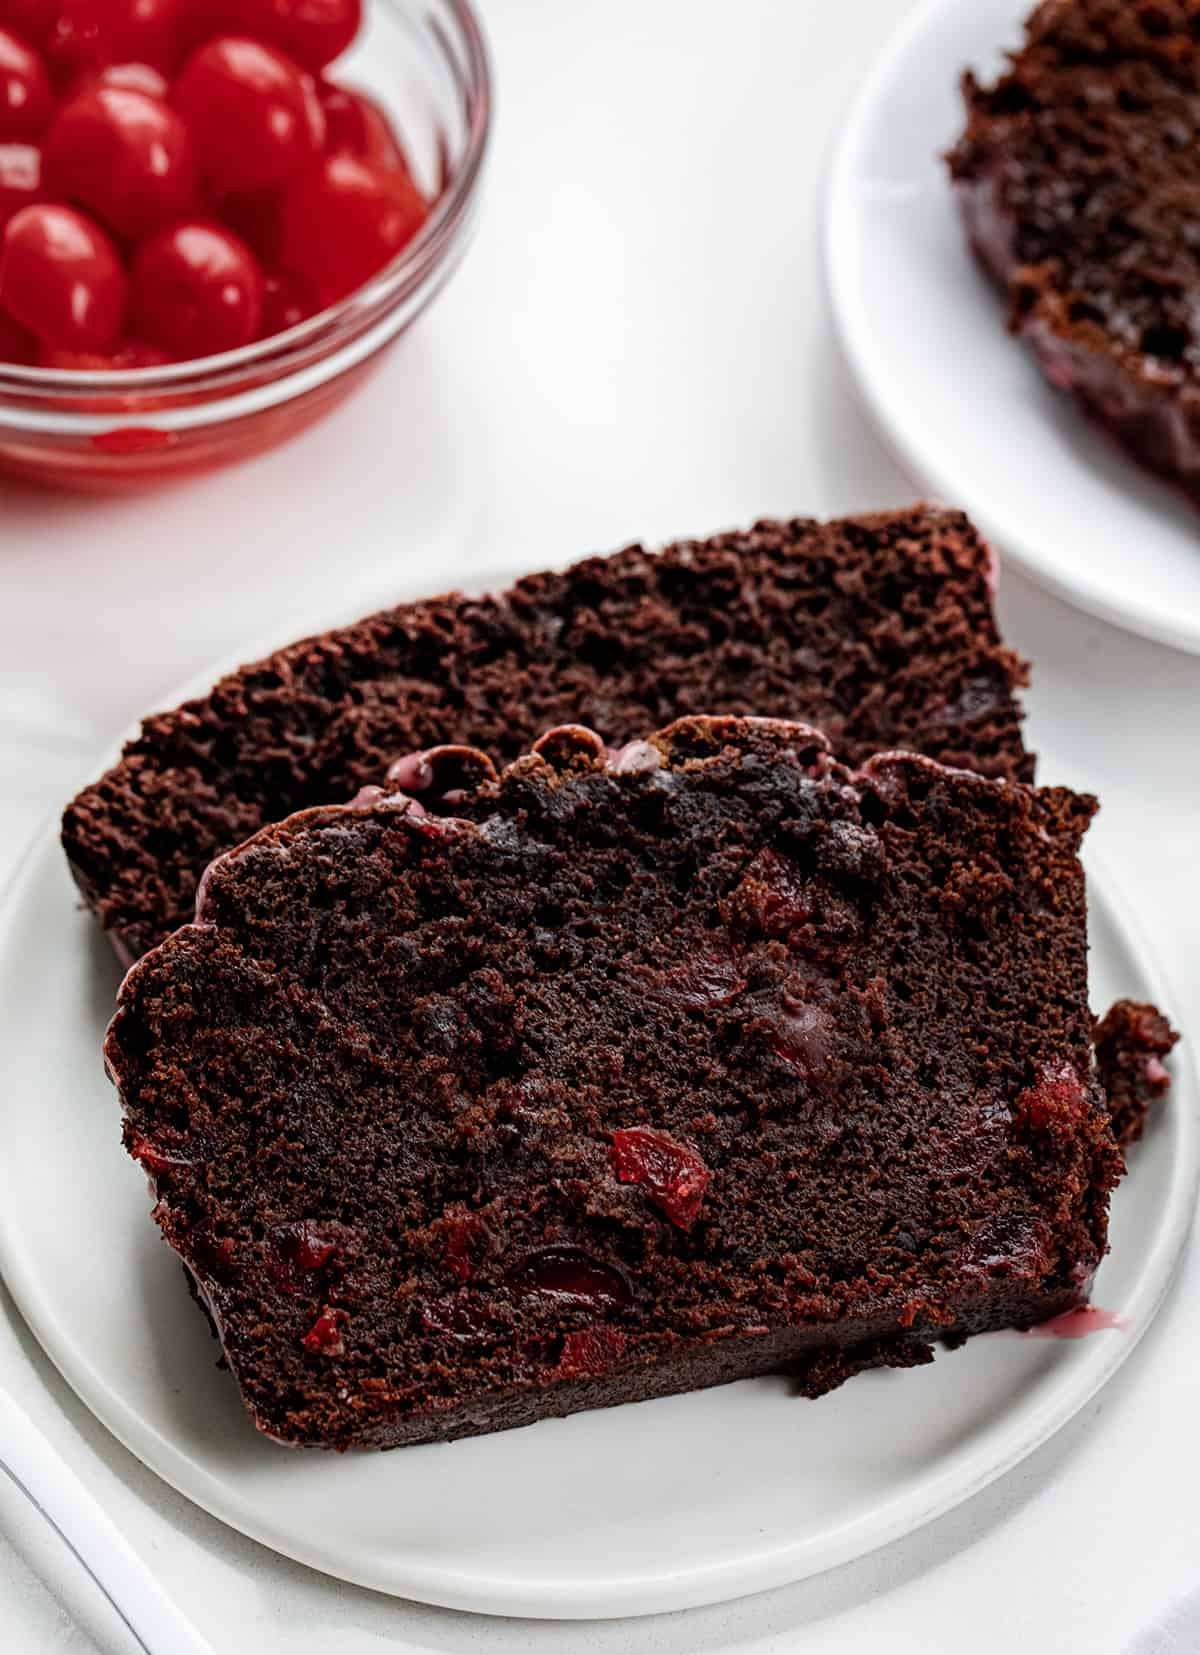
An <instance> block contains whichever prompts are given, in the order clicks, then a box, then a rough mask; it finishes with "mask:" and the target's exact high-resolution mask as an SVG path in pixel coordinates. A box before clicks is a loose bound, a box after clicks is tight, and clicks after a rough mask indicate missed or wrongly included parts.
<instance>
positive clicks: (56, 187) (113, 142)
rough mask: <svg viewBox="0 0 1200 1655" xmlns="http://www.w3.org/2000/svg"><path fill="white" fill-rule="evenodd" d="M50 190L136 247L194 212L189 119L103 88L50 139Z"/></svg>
mask: <svg viewBox="0 0 1200 1655" xmlns="http://www.w3.org/2000/svg"><path fill="white" fill-rule="evenodd" d="M45 167H46V186H47V188H48V189H49V190H50V191H51V192H52V193H53V194H54V195H56V196H63V197H66V198H67V199H68V200H70V201H73V202H74V203H75V204H76V205H77V206H80V207H84V208H86V209H87V210H88V211H89V212H90V213H92V214H93V215H94V216H95V217H96V218H98V219H99V220H100V221H101V223H102V224H104V225H105V226H106V227H107V228H108V229H110V230H112V231H114V232H115V234H117V235H118V236H122V237H124V238H126V239H127V240H129V241H134V240H137V239H139V238H140V237H142V236H144V235H147V234H149V232H150V231H151V230H155V229H157V228H158V227H159V225H161V224H166V223H167V222H168V221H169V220H171V219H174V218H178V217H179V216H180V215H181V214H183V213H185V212H186V211H187V210H188V209H189V208H190V207H191V205H192V202H193V199H194V196H195V190H196V167H195V161H194V159H193V156H192V143H191V139H190V137H189V136H188V130H187V128H186V127H185V126H184V124H183V122H182V120H180V118H179V116H178V115H177V114H176V113H175V111H174V110H173V109H171V108H170V107H169V106H168V105H167V104H165V103H163V102H162V101H161V100H160V99H158V98H153V97H148V96H147V95H146V93H144V92H137V91H132V90H130V89H129V88H127V87H121V86H99V87H97V88H96V90H95V91H92V92H84V93H82V94H81V95H80V96H79V97H77V98H74V99H73V100H72V101H71V102H70V103H68V104H67V105H66V106H65V107H64V108H63V109H62V110H60V112H59V114H58V117H57V119H56V120H55V122H54V125H53V126H52V127H51V128H50V132H49V135H48V137H47V139H46V157H45Z"/></svg>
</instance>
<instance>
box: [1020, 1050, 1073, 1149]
mask: <svg viewBox="0 0 1200 1655" xmlns="http://www.w3.org/2000/svg"><path fill="white" fill-rule="evenodd" d="M1091 1109H1092V1103H1091V1099H1090V1098H1089V1097H1088V1093H1087V1089H1086V1088H1085V1086H1084V1084H1083V1082H1082V1081H1081V1080H1080V1078H1079V1076H1078V1075H1077V1074H1076V1072H1075V1070H1074V1069H1072V1068H1071V1067H1070V1065H1069V1064H1066V1063H1058V1064H1048V1065H1047V1066H1046V1068H1045V1069H1043V1070H1042V1072H1041V1074H1040V1075H1039V1076H1038V1078H1037V1080H1036V1081H1035V1082H1034V1084H1033V1085H1032V1086H1028V1087H1026V1089H1025V1091H1023V1092H1022V1093H1021V1094H1020V1096H1019V1097H1018V1098H1017V1101H1016V1103H1015V1104H1014V1105H1013V1115H1014V1117H1015V1119H1016V1120H1017V1121H1018V1122H1019V1123H1020V1124H1021V1125H1022V1126H1024V1127H1025V1128H1027V1130H1029V1131H1031V1132H1047V1133H1050V1134H1051V1135H1052V1136H1063V1137H1068V1136H1072V1135H1073V1134H1074V1133H1075V1132H1077V1131H1078V1129H1079V1123H1080V1121H1081V1120H1083V1119H1084V1118H1085V1117H1086V1116H1087V1115H1088V1114H1089V1113H1090V1111H1091Z"/></svg>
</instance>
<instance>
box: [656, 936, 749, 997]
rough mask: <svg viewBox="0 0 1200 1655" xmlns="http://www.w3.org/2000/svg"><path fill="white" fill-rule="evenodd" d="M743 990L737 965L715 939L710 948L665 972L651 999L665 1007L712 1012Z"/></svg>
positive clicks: (742, 978) (741, 976)
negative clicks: (663, 1002)
mask: <svg viewBox="0 0 1200 1655" xmlns="http://www.w3.org/2000/svg"><path fill="white" fill-rule="evenodd" d="M745 986H746V978H745V976H744V974H743V973H742V971H741V970H740V969H739V967H738V963H737V961H736V960H735V959H734V957H733V955H732V954H730V953H729V951H728V948H727V947H723V946H722V945H721V939H717V940H716V946H714V947H713V948H711V949H705V950H704V951H703V952H702V953H697V954H695V955H693V956H692V958H691V959H689V960H685V961H684V962H683V964H682V965H677V966H676V967H675V968H674V970H673V971H669V972H667V974H666V975H665V976H664V977H663V978H662V979H661V980H660V981H659V983H658V984H657V985H656V987H655V989H654V997H655V999H657V1000H665V1001H666V1002H667V1004H668V1005H673V1006H686V1007H687V1009H688V1010H689V1011H714V1010H715V1009H716V1008H717V1007H718V1006H727V1005H728V1004H729V1002H730V1001H731V1000H736V999H737V997H738V995H739V994H740V993H741V992H742V990H743V989H744V988H745Z"/></svg>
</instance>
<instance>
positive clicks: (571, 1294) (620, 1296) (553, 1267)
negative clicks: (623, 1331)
mask: <svg viewBox="0 0 1200 1655" xmlns="http://www.w3.org/2000/svg"><path fill="white" fill-rule="evenodd" d="M508 1280H509V1283H510V1284H511V1285H512V1286H513V1287H515V1288H517V1289H522V1288H523V1289H524V1290H525V1291H526V1292H531V1293H546V1294H549V1295H551V1296H552V1297H554V1298H559V1299H569V1300H571V1301H573V1302H574V1303H577V1304H595V1305H627V1304H632V1302H633V1290H632V1288H631V1287H630V1285H629V1282H628V1279H627V1278H626V1276H625V1275H624V1273H623V1272H622V1271H620V1270H618V1269H617V1267H616V1266H615V1265H613V1264H606V1263H605V1262H604V1261H603V1260H602V1259H598V1258H593V1257H592V1255H591V1254H590V1253H587V1252H585V1251H584V1250H583V1248H582V1247H570V1246H563V1247H542V1248H539V1249H538V1250H537V1251H536V1252H533V1253H530V1254H529V1255H528V1256H527V1257H526V1258H524V1259H522V1260H521V1262H520V1264H519V1265H517V1267H516V1268H515V1269H514V1270H512V1271H510V1273H509V1277H508Z"/></svg>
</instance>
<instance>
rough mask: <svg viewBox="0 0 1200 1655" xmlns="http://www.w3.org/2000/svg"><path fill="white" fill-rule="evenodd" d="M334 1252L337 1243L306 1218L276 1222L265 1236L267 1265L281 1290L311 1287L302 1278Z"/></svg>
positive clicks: (290, 1291)
mask: <svg viewBox="0 0 1200 1655" xmlns="http://www.w3.org/2000/svg"><path fill="white" fill-rule="evenodd" d="M336 1252H337V1243H336V1242H335V1241H331V1240H330V1239H329V1237H328V1236H327V1235H326V1234H324V1232H323V1231H322V1229H321V1227H320V1225H319V1224H317V1223H315V1222H314V1221H313V1220H312V1219H309V1218H303V1219H299V1220H298V1221H296V1222H295V1223H290V1224H277V1225H276V1226H275V1227H274V1229H273V1230H271V1231H270V1232H269V1234H268V1236H267V1268H268V1269H269V1270H270V1272H271V1275H272V1276H273V1277H274V1279H275V1281H276V1282H277V1283H278V1284H279V1286H280V1287H281V1288H282V1289H283V1290H284V1292H285V1293H300V1292H304V1291H305V1290H311V1283H309V1282H308V1281H307V1279H306V1278H307V1277H309V1276H312V1275H315V1273H316V1272H317V1271H318V1270H321V1269H323V1268H324V1267H325V1265H327V1264H328V1263H329V1261H330V1259H331V1258H332V1257H333V1255H334V1253H336Z"/></svg>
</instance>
